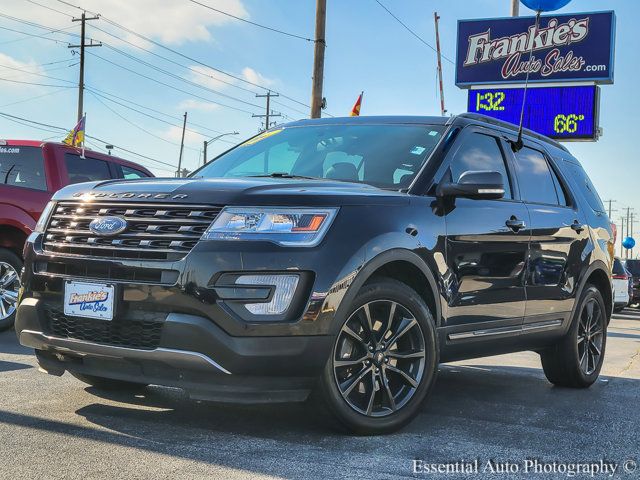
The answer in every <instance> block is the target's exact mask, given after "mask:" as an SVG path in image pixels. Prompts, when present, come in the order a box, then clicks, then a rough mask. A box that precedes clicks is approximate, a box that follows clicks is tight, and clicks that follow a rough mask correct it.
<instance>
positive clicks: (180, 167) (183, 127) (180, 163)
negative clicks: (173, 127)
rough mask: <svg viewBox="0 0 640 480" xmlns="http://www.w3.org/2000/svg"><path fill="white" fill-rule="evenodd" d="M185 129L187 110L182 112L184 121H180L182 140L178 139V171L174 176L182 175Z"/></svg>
mask: <svg viewBox="0 0 640 480" xmlns="http://www.w3.org/2000/svg"><path fill="white" fill-rule="evenodd" d="M186 130H187V112H184V121H183V123H182V140H180V156H179V157H178V171H177V172H176V177H181V176H182V152H183V151H184V132H185V131H186Z"/></svg>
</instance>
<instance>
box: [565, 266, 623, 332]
mask: <svg viewBox="0 0 640 480" xmlns="http://www.w3.org/2000/svg"><path fill="white" fill-rule="evenodd" d="M607 272H608V268H607V266H606V265H605V263H604V262H602V261H601V260H597V261H595V262H594V263H593V264H591V265H590V267H589V269H588V270H587V271H586V272H585V273H584V275H583V277H582V281H581V282H580V288H579V290H578V292H577V295H576V303H575V305H574V307H573V312H572V313H573V314H575V310H576V308H577V307H578V300H579V299H580V297H581V296H582V292H583V291H584V289H585V286H586V285H587V284H591V285H594V286H595V287H596V288H597V289H598V290H599V291H600V293H601V295H602V298H603V300H604V306H605V308H606V309H607V312H606V313H607V322H608V321H610V320H611V315H612V313H613V290H612V285H611V278H610V274H609V273H607ZM572 318H573V316H572Z"/></svg>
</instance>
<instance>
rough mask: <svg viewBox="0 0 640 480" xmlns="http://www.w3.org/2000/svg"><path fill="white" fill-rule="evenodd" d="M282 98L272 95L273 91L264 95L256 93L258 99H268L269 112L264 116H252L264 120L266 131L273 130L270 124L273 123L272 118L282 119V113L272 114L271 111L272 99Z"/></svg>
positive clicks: (275, 94)
mask: <svg viewBox="0 0 640 480" xmlns="http://www.w3.org/2000/svg"><path fill="white" fill-rule="evenodd" d="M278 96H280V95H279V94H277V93H271V90H268V91H267V93H264V94H260V93H256V97H258V98H266V99H267V111H266V112H265V114H264V115H256V114H255V113H254V114H253V115H251V116H252V117H256V118H264V119H265V121H264V129H265V130H269V128H271V125H270V124H269V122H270V121H271V118H272V117H281V116H282V114H281V113H276V112H272V111H271V97H278Z"/></svg>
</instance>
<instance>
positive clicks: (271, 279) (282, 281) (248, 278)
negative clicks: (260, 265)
mask: <svg viewBox="0 0 640 480" xmlns="http://www.w3.org/2000/svg"><path fill="white" fill-rule="evenodd" d="M298 279H299V277H298V275H241V276H240V277H238V278H237V279H236V284H238V285H268V286H272V287H275V291H274V292H273V296H272V297H271V300H270V301H269V302H262V303H246V304H245V305H244V306H245V307H246V308H247V310H249V312H251V313H253V314H254V315H281V314H283V313H284V312H285V311H286V310H287V308H289V304H290V303H291V300H292V299H293V295H294V293H295V292H296V287H297V286H298Z"/></svg>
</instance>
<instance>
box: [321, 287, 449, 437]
mask: <svg viewBox="0 0 640 480" xmlns="http://www.w3.org/2000/svg"><path fill="white" fill-rule="evenodd" d="M437 368H438V346H437V337H436V330H435V322H434V319H433V315H432V314H431V312H430V311H429V308H428V307H427V305H426V304H425V302H424V301H423V300H422V299H421V298H420V296H419V295H418V294H417V293H416V292H415V291H414V290H412V289H411V288H410V287H408V286H407V285H405V284H403V283H401V282H398V281H395V280H392V279H381V280H377V281H375V282H374V283H370V284H367V285H365V286H364V287H363V288H362V290H361V291H360V292H359V293H358V295H357V296H356V298H355V300H354V302H353V304H352V306H351V308H350V311H349V314H348V316H347V319H346V320H345V321H344V323H343V324H342V326H341V328H340V331H339V333H338V335H337V337H336V340H335V343H334V347H333V350H332V353H331V358H329V361H328V362H327V364H326V366H325V369H324V372H323V375H322V378H321V391H322V394H323V397H324V400H325V403H326V405H327V406H328V408H329V410H330V411H331V412H332V413H333V415H334V416H335V417H336V418H337V419H338V420H339V421H340V423H341V424H342V425H343V426H344V427H345V428H346V429H347V430H349V431H351V432H354V433H358V434H379V433H387V432H391V431H394V430H397V429H398V428H401V427H402V426H404V425H406V424H407V423H408V422H409V421H411V419H412V418H413V417H415V415H417V413H418V410H419V409H420V407H421V405H422V403H423V401H424V400H425V398H426V397H427V395H428V393H429V391H430V390H431V387H432V386H433V384H434V382H435V378H436V373H437Z"/></svg>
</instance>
